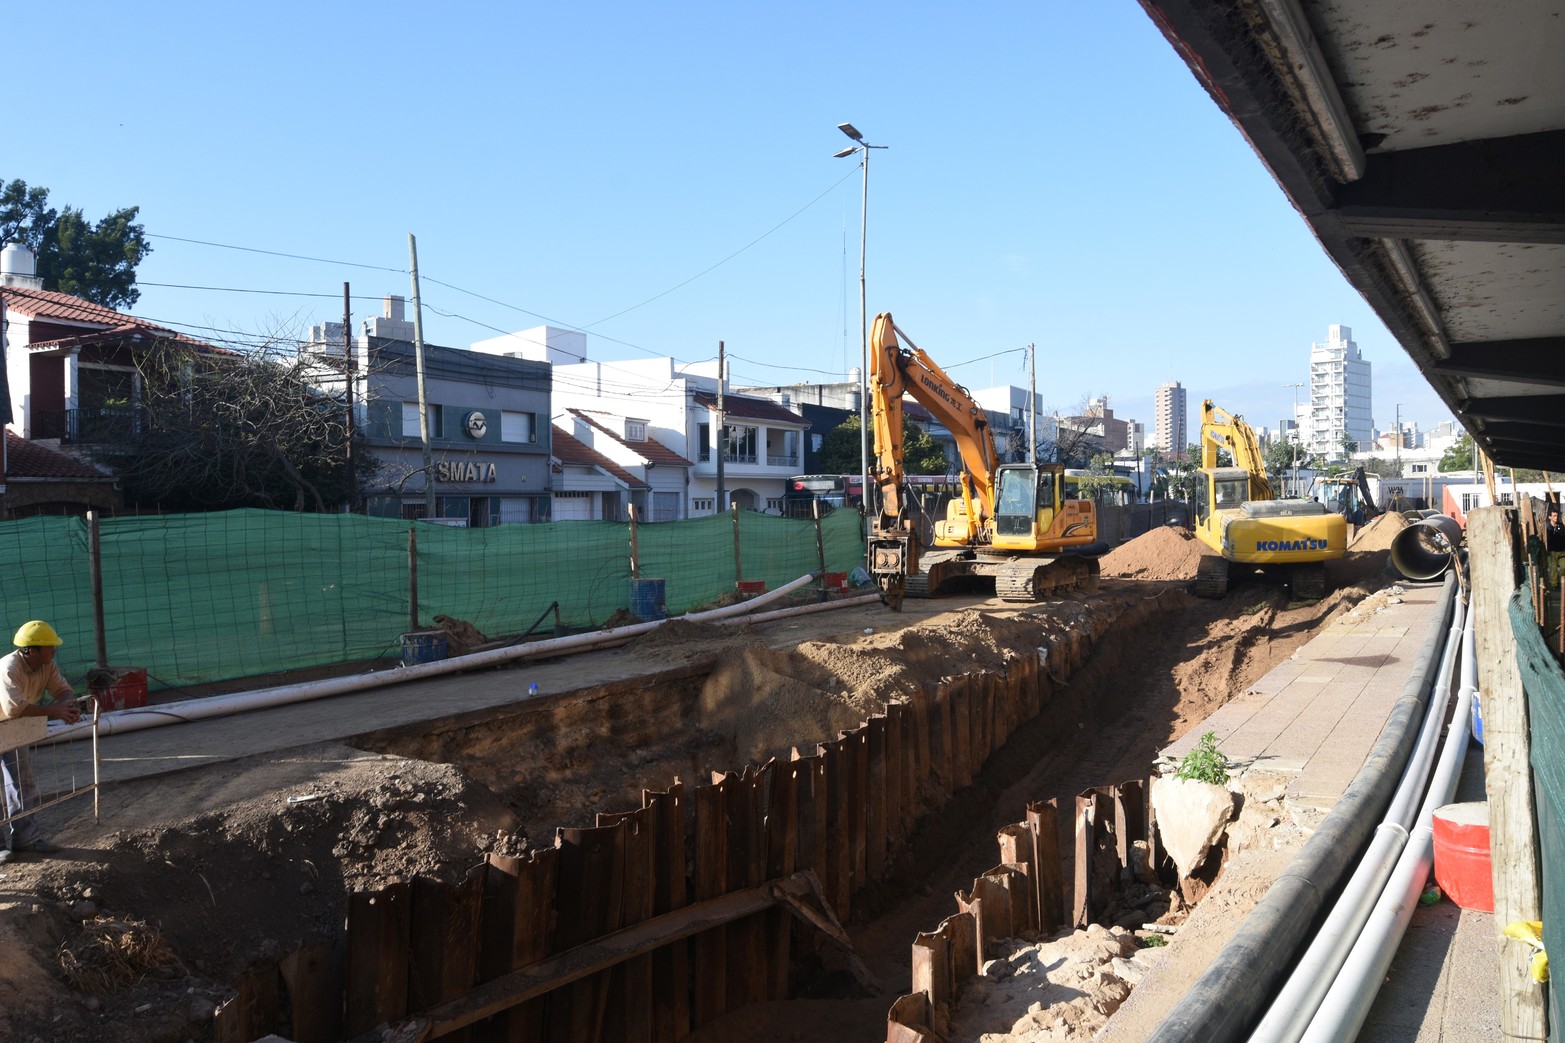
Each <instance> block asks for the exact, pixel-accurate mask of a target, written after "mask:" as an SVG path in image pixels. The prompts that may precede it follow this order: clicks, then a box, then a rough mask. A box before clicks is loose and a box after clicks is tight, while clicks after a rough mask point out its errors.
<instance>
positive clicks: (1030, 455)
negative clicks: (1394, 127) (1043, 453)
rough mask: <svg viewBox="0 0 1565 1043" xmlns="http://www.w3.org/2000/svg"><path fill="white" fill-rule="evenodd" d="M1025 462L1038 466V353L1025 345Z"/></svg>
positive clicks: (1032, 347)
mask: <svg viewBox="0 0 1565 1043" xmlns="http://www.w3.org/2000/svg"><path fill="white" fill-rule="evenodd" d="M1027 462H1028V463H1030V464H1032V465H1033V466H1034V467H1037V466H1038V352H1037V351H1036V350H1035V348H1034V345H1033V344H1032V342H1031V341H1029V342H1028V343H1027Z"/></svg>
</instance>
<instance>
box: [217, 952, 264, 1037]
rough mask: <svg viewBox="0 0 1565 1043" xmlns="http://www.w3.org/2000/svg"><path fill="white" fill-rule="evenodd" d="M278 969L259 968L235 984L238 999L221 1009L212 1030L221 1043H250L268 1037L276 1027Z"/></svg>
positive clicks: (243, 974)
mask: <svg viewBox="0 0 1565 1043" xmlns="http://www.w3.org/2000/svg"><path fill="white" fill-rule="evenodd" d="M277 985H278V976H277V968H276V967H270V966H269V967H256V968H252V969H250V970H248V971H245V972H244V973H242V974H240V975H239V977H238V978H237V979H235V981H234V986H233V988H234V992H235V994H236V995H235V996H234V998H233V999H231V1000H229V1001H227V1002H226V1003H224V1004H223V1005H222V1006H221V1007H219V1008H218V1009H217V1011H216V1013H215V1014H214V1015H213V1018H212V1030H213V1033H214V1035H215V1036H216V1038H217V1039H219V1040H221V1041H222V1043H229V1041H230V1040H232V1041H235V1043H249V1041H250V1040H252V1039H259V1038H260V1037H261V1036H264V1035H267V1034H269V1033H270V1032H271V1031H272V1029H273V1028H275V1027H276V1025H277Z"/></svg>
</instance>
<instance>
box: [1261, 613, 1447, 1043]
mask: <svg viewBox="0 0 1565 1043" xmlns="http://www.w3.org/2000/svg"><path fill="white" fill-rule="evenodd" d="M1465 607H1466V606H1465V603H1464V602H1463V600H1462V599H1461V598H1457V599H1456V605H1455V611H1454V612H1453V614H1452V621H1451V628H1450V630H1449V631H1448V632H1447V635H1446V641H1445V647H1444V649H1443V651H1442V652H1441V656H1440V668H1439V670H1438V671H1437V673H1436V675H1435V684H1434V686H1433V687H1432V688H1431V690H1430V696H1429V702H1428V705H1427V707H1426V709H1425V711H1424V724H1423V727H1422V728H1420V729H1419V735H1418V744H1417V745H1416V746H1415V747H1414V750H1413V754H1412V756H1411V757H1409V758H1408V763H1407V767H1406V768H1405V769H1404V770H1403V772H1402V779H1401V781H1400V782H1399V783H1398V784H1397V789H1396V792H1395V793H1394V794H1393V795H1392V798H1391V804H1390V807H1389V809H1388V810H1387V812H1386V817H1385V820H1384V821H1383V822H1382V823H1381V824H1380V826H1378V827H1377V828H1376V830H1375V835H1374V837H1373V839H1371V841H1370V844H1369V847H1368V848H1367V849H1366V850H1365V852H1364V854H1363V856H1362V857H1361V858H1360V859H1359V863H1358V865H1357V866H1356V867H1355V868H1354V870H1353V875H1352V877H1351V878H1350V879H1349V880H1348V883H1347V885H1346V886H1345V887H1344V889H1343V892H1342V894H1341V896H1340V897H1339V898H1338V899H1337V901H1336V904H1335V905H1333V906H1332V910H1331V912H1330V914H1329V915H1328V916H1327V917H1326V921H1325V923H1323V924H1322V925H1321V928H1320V930H1318V931H1317V932H1316V933H1315V937H1314V938H1313V939H1312V940H1311V941H1310V945H1309V947H1308V948H1307V949H1306V950H1305V952H1304V955H1303V956H1302V957H1300V959H1299V962H1298V963H1297V964H1296V965H1295V966H1294V968H1293V971H1292V973H1291V974H1290V975H1289V976H1288V980H1287V982H1286V983H1285V984H1284V985H1283V987H1282V989H1281V990H1280V991H1279V992H1278V993H1277V995H1276V996H1275V997H1273V999H1272V1002H1271V1005H1270V1007H1269V1008H1268V1009H1267V1012H1266V1016H1265V1017H1264V1018H1262V1019H1261V1023H1260V1024H1259V1025H1257V1026H1256V1028H1255V1031H1254V1032H1253V1033H1251V1035H1250V1043H1298V1040H1300V1039H1301V1038H1302V1037H1303V1035H1304V1032H1305V1028H1306V1027H1307V1026H1308V1024H1309V1021H1310V1018H1311V1017H1313V1016H1314V1014H1315V1012H1316V1010H1317V1009H1319V1007H1320V1005H1321V1001H1322V1000H1323V999H1324V997H1325V996H1326V992H1327V990H1328V989H1329V988H1330V986H1331V984H1332V982H1333V980H1335V978H1336V976H1337V974H1338V972H1339V971H1340V970H1341V968H1342V965H1343V963H1344V961H1345V960H1346V959H1347V957H1348V953H1349V952H1350V950H1351V949H1352V947H1353V945H1354V943H1355V941H1356V940H1357V938H1358V936H1359V934H1360V933H1361V932H1362V930H1363V928H1364V924H1365V922H1366V921H1368V919H1369V917H1370V914H1371V912H1372V911H1373V909H1374V906H1375V903H1376V901H1377V900H1379V898H1380V895H1381V893H1382V892H1383V891H1384V889H1385V886H1386V881H1387V880H1388V879H1389V878H1390V876H1391V872H1392V869H1393V868H1394V867H1395V864H1396V861H1397V858H1398V856H1399V855H1400V854H1401V853H1402V850H1403V848H1404V847H1405V846H1406V843H1407V838H1408V827H1409V826H1410V825H1411V824H1412V813H1413V808H1414V806H1415V805H1416V804H1417V801H1418V799H1419V797H1420V796H1421V795H1422V794H1423V791H1424V783H1425V782H1426V781H1427V780H1428V778H1429V768H1430V762H1431V761H1432V760H1433V758H1434V753H1435V749H1436V747H1437V745H1438V739H1439V735H1440V729H1441V728H1442V727H1444V725H1445V711H1446V708H1447V706H1448V705H1449V704H1450V702H1451V675H1452V674H1453V673H1454V672H1455V667H1456V662H1457V651H1458V649H1460V648H1461V646H1462V638H1463V632H1464V623H1465Z"/></svg>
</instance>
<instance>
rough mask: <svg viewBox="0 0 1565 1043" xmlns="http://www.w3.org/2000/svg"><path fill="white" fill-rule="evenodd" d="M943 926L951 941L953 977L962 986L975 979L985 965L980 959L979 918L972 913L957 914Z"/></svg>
mask: <svg viewBox="0 0 1565 1043" xmlns="http://www.w3.org/2000/svg"><path fill="white" fill-rule="evenodd" d="M941 926H942V927H944V928H945V929H946V932H947V935H948V936H949V937H950V939H951V977H952V979H953V981H954V982H955V983H956V984H957V985H958V986H960V985H961V984H962V982H964V981H966V980H967V979H968V978H972V977H975V976H976V975H977V974H978V972H979V970H980V968H981V966H982V963H983V961H982V960H980V959H979V957H978V918H977V917H976V916H974V915H973V914H972V913H955V914H953V915H951V916H948V917H946V919H945V922H944V923H942V924H941Z"/></svg>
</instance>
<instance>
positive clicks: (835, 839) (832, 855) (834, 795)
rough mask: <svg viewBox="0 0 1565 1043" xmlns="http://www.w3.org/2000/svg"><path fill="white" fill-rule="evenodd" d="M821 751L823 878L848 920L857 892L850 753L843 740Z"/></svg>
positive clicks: (828, 895)
mask: <svg viewBox="0 0 1565 1043" xmlns="http://www.w3.org/2000/svg"><path fill="white" fill-rule="evenodd" d="M821 752H822V759H823V760H824V761H825V776H826V829H825V831H824V832H823V833H822V834H821V838H822V840H823V841H824V843H825V846H826V876H824V877H822V878H821V883H822V884H823V885H824V886H825V888H826V897H827V899H828V900H829V901H830V902H831V904H832V907H833V908H835V909H837V910H838V915H839V916H841V917H843V919H847V915H848V914H847V913H845V912H842V910H843V909H844V908H846V907H848V906H850V905H851V904H852V893H853V830H852V824H851V820H850V819H849V817H848V804H849V801H850V799H851V797H852V791H851V786H850V780H849V777H848V776H849V768H848V765H847V761H848V755H847V752H846V750H845V749H844V748H843V745H842V743H841V742H840V741H838V742H830V743H823V744H822V746H821Z"/></svg>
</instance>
